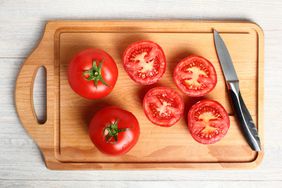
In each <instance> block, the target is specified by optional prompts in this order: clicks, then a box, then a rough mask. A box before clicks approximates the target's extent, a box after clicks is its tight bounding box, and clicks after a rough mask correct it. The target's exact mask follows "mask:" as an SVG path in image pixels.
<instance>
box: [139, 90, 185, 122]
mask: <svg viewBox="0 0 282 188" xmlns="http://www.w3.org/2000/svg"><path fill="white" fill-rule="evenodd" d="M143 107H144V111H145V114H146V116H147V117H148V119H149V120H150V121H151V122H152V123H154V124H156V125H159V126H163V127H170V126H172V125H174V124H175V123H176V122H177V121H179V120H180V118H181V117H182V115H183V110H184V102H183V99H182V97H181V96H180V95H179V94H178V93H177V92H176V91H174V90H172V89H170V88H166V87H155V88H153V89H150V90H149V91H148V92H147V93H146V95H145V97H144V100H143Z"/></svg>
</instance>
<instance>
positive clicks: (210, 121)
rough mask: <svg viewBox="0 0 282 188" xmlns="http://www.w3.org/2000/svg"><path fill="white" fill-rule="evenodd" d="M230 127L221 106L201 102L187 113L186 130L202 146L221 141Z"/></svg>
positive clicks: (213, 102)
mask: <svg viewBox="0 0 282 188" xmlns="http://www.w3.org/2000/svg"><path fill="white" fill-rule="evenodd" d="M229 127H230V120H229V116H228V114H227V112H226V110H225V109H224V108H223V106H222V105H221V104H219V103H218V102H216V101H213V100H207V99H205V100H201V101H199V102H197V103H196V104H194V105H193V106H192V107H191V108H190V110H189V112H188V128H189V130H190V133H191V135H192V137H193V138H194V139H195V140H196V141H198V142H199V143H202V144H213V143H215V142H218V141H219V140H220V139H222V138H223V137H224V136H225V135H226V133H227V131H228V129H229Z"/></svg>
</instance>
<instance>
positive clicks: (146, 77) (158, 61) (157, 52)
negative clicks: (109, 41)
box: [123, 41, 166, 85]
mask: <svg viewBox="0 0 282 188" xmlns="http://www.w3.org/2000/svg"><path fill="white" fill-rule="evenodd" d="M123 66H124V69H125V71H126V72H127V73H128V75H129V77H130V78H131V79H132V80H134V81H135V82H137V83H139V84H142V85H150V84H153V83H156V82H157V81H158V80H159V79H160V78H161V77H162V76H163V74H164V72H165V69H166V60H165V55H164V52H163V50H162V48H161V47H160V46H159V45H158V44H156V43H154V42H152V41H139V42H135V43H133V44H131V45H129V46H128V47H127V49H126V50H125V51H124V54H123Z"/></svg>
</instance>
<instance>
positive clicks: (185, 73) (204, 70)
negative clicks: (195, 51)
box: [173, 55, 217, 97]
mask: <svg viewBox="0 0 282 188" xmlns="http://www.w3.org/2000/svg"><path fill="white" fill-rule="evenodd" d="M173 78H174V82H175V83H176V85H177V87H178V88H179V89H180V90H181V91H182V92H183V93H185V94H187V95H188V96H191V97H200V96H204V95H206V94H207V93H209V92H210V91H212V90H213V88H214V87H215V85H216V83H217V76H216V72H215V69H214V67H213V65H212V64H211V63H210V62H209V61H208V60H207V59H205V58H203V57H200V56H196V55H191V56H188V57H187V58H185V59H183V60H181V61H180V62H179V63H178V64H177V66H176V67H175V69H174V75H173Z"/></svg>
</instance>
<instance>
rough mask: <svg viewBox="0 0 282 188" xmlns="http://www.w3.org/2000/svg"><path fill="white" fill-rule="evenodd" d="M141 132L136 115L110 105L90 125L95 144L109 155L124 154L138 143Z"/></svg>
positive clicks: (90, 132)
mask: <svg viewBox="0 0 282 188" xmlns="http://www.w3.org/2000/svg"><path fill="white" fill-rule="evenodd" d="M139 134H140V128H139V123H138V120H137V119H136V117H135V116H134V115H133V114H132V113H130V112H128V111H126V110H123V109H120V108H118V107H114V106H110V107H105V108H103V109H101V110H99V111H98V112H97V113H96V114H95V115H94V117H93V118H92V120H91V122H90V125H89V136H90V138H91V140H92V142H93V143H94V144H95V146H96V147H97V148H98V149H99V150H100V151H101V152H103V153H105V154H108V155H114V156H115V155H123V154H125V153H127V152H129V151H130V150H131V149H132V148H133V146H134V145H135V144H136V143H137V141H138V138H139Z"/></svg>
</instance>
